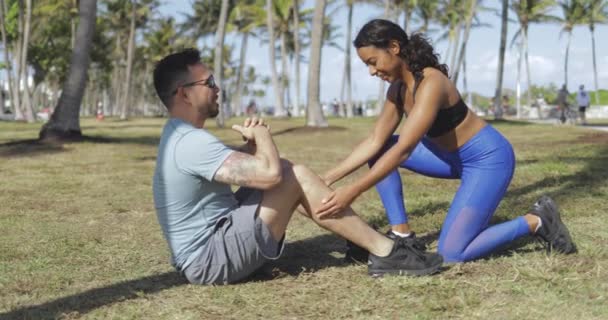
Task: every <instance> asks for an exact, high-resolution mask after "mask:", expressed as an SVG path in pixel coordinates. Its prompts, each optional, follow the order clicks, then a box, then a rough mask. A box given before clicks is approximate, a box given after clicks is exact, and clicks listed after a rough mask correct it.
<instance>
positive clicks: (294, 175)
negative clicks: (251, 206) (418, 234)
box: [259, 160, 394, 256]
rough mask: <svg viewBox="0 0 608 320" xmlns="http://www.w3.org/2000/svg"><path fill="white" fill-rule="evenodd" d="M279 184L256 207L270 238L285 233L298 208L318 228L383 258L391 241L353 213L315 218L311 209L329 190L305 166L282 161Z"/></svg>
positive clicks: (350, 211) (317, 204)
mask: <svg viewBox="0 0 608 320" xmlns="http://www.w3.org/2000/svg"><path fill="white" fill-rule="evenodd" d="M282 164H283V179H282V181H281V183H280V184H279V185H278V186H276V187H274V188H272V189H270V190H266V191H265V192H264V197H263V200H262V203H261V204H260V211H259V217H260V219H262V221H264V223H265V224H266V225H267V226H268V227H269V228H270V231H271V233H272V236H273V237H274V238H275V239H276V240H279V239H281V238H282V237H283V235H284V234H285V230H286V229H287V224H288V223H289V220H290V219H291V216H292V214H293V212H294V210H295V208H296V207H297V206H298V205H300V204H301V205H302V206H301V207H300V208H301V209H302V211H303V212H301V213H302V214H304V215H306V216H307V217H309V218H311V219H312V220H313V221H315V222H316V223H317V224H318V225H319V226H321V227H323V228H325V229H327V230H329V231H332V232H333V233H336V234H338V235H339V236H341V237H343V238H345V239H348V240H350V241H352V242H354V243H355V244H357V245H359V246H361V247H363V248H365V249H367V250H368V251H369V252H370V253H372V254H374V255H376V256H387V255H388V254H389V253H390V251H391V250H392V247H393V244H394V243H393V241H392V240H390V239H388V238H387V237H385V236H384V235H382V234H380V233H378V232H377V231H375V230H374V229H372V228H371V227H370V226H369V225H367V223H365V221H363V220H362V219H361V218H360V217H359V216H357V215H356V214H355V212H354V211H353V210H352V209H351V208H348V209H346V210H344V212H343V213H342V215H341V216H340V217H337V218H331V219H322V220H321V219H319V218H318V217H316V216H315V214H314V212H315V210H316V209H317V208H318V207H320V205H321V200H322V199H323V197H325V196H326V195H327V194H329V192H330V191H331V189H330V188H329V187H327V185H325V183H324V182H323V181H322V180H321V178H320V177H319V176H317V175H316V174H315V173H314V172H312V171H311V170H310V169H308V168H306V167H305V166H301V165H295V164H291V163H290V162H288V161H286V160H283V162H282Z"/></svg>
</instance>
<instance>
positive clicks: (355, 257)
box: [344, 228, 426, 264]
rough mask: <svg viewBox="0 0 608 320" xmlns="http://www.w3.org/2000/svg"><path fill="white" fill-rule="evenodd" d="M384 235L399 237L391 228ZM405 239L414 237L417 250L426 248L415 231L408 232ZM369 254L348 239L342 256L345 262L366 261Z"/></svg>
mask: <svg viewBox="0 0 608 320" xmlns="http://www.w3.org/2000/svg"><path fill="white" fill-rule="evenodd" d="M374 230H376V228H374ZM385 235H386V237H387V238H389V239H391V240H395V239H398V238H401V237H400V236H398V235H396V234H394V233H393V230H390V229H389V230H388V231H387V232H386V233H385ZM405 238H406V239H415V244H414V245H415V246H416V248H418V249H419V250H422V251H424V250H426V245H425V244H424V243H423V242H422V241H420V240H419V239H417V238H416V233H415V232H413V231H412V232H410V234H409V235H408V236H407V237H405ZM368 256H369V252H367V250H366V249H364V248H362V247H360V246H358V245H356V244H355V243H354V242H351V241H349V240H346V255H345V256H344V259H345V260H346V261H347V262H356V263H362V264H363V263H367V258H368Z"/></svg>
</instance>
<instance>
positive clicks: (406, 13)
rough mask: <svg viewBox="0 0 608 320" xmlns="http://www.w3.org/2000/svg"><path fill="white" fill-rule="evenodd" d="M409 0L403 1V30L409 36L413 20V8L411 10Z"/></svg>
mask: <svg viewBox="0 0 608 320" xmlns="http://www.w3.org/2000/svg"><path fill="white" fill-rule="evenodd" d="M409 2H410V1H409V0H405V1H403V5H404V9H403V30H405V33H406V34H407V35H408V36H409V35H410V25H411V24H410V21H411V20H412V10H410V6H409Z"/></svg>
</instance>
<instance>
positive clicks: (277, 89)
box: [266, 0, 285, 117]
mask: <svg viewBox="0 0 608 320" xmlns="http://www.w3.org/2000/svg"><path fill="white" fill-rule="evenodd" d="M266 15H267V16H266V26H267V28H268V50H269V53H270V54H269V57H270V72H271V78H272V88H273V91H274V96H275V103H276V104H277V105H276V107H275V115H276V116H281V117H282V116H285V107H284V106H283V84H282V82H280V81H279V76H278V74H277V66H276V65H275V60H276V57H275V50H276V48H275V44H274V41H275V34H274V31H275V30H274V5H273V0H266Z"/></svg>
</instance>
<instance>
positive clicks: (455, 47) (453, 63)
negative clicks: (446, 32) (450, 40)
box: [450, 22, 462, 70]
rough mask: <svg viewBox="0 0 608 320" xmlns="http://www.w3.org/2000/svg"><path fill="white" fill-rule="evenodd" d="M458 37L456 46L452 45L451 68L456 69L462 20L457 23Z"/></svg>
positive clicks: (455, 40) (455, 41) (455, 42)
mask: <svg viewBox="0 0 608 320" xmlns="http://www.w3.org/2000/svg"><path fill="white" fill-rule="evenodd" d="M455 32H456V38H455V39H454V46H453V47H452V50H453V51H452V58H451V59H450V61H451V63H450V68H451V69H454V70H455V69H456V58H457V56H458V46H459V45H460V34H461V33H462V22H458V24H457V25H456V29H455Z"/></svg>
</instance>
